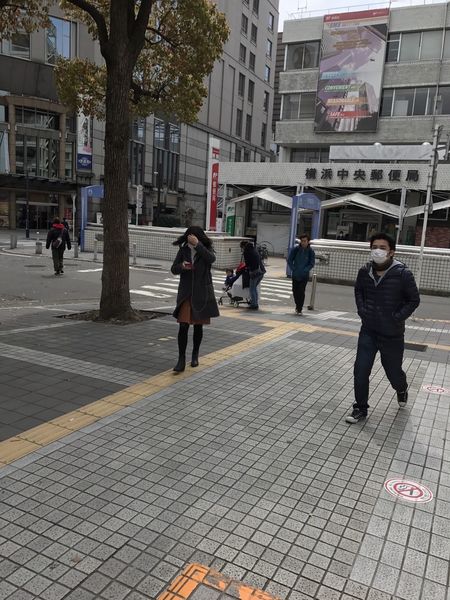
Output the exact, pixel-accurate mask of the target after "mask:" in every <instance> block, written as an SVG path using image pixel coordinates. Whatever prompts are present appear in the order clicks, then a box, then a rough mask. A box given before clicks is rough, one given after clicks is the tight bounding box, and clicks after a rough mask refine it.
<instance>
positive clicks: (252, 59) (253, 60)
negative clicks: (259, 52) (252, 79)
mask: <svg viewBox="0 0 450 600" xmlns="http://www.w3.org/2000/svg"><path fill="white" fill-rule="evenodd" d="M255 63H256V56H255V55H254V54H253V52H250V55H249V58H248V68H249V69H250V71H253V72H255Z"/></svg>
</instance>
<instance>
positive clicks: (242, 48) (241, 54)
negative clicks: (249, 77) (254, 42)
mask: <svg viewBox="0 0 450 600" xmlns="http://www.w3.org/2000/svg"><path fill="white" fill-rule="evenodd" d="M239 60H240V61H241V63H244V65H245V62H246V60H247V48H246V47H245V46H244V44H241V45H240V46H239Z"/></svg>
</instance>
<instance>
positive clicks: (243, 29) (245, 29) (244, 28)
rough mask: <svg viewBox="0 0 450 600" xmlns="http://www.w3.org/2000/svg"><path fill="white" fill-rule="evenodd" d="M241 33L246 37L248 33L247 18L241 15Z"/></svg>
mask: <svg viewBox="0 0 450 600" xmlns="http://www.w3.org/2000/svg"><path fill="white" fill-rule="evenodd" d="M241 33H243V34H244V35H247V33H248V17H247V16H246V15H242V20H241Z"/></svg>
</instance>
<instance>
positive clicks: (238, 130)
mask: <svg viewBox="0 0 450 600" xmlns="http://www.w3.org/2000/svg"><path fill="white" fill-rule="evenodd" d="M236 135H237V136H238V137H241V136H242V110H241V109H240V108H237V109H236Z"/></svg>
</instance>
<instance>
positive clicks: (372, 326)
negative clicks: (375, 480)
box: [345, 233, 420, 423]
mask: <svg viewBox="0 0 450 600" xmlns="http://www.w3.org/2000/svg"><path fill="white" fill-rule="evenodd" d="M370 250H371V259H372V260H371V262H369V263H368V264H367V265H366V266H364V267H362V268H361V269H360V270H359V273H358V277H357V279H356V284H355V300H356V306H357V308H358V315H359V316H360V318H361V321H362V326H361V331H360V333H359V338H358V350H357V353H356V361H355V366H354V382H355V404H354V405H353V412H352V413H351V414H350V415H348V416H347V417H346V419H345V420H346V421H347V423H357V422H358V421H360V420H362V419H365V418H366V417H367V409H368V408H369V404H368V399H369V377H370V373H371V371H372V366H373V363H374V360H375V356H376V354H377V352H380V358H381V364H382V365H383V368H384V371H385V373H386V375H387V378H388V379H389V382H390V383H391V385H392V387H393V388H394V390H395V391H396V392H397V401H398V404H399V406H400V407H403V406H406V402H407V400H408V384H407V381H406V374H405V372H404V371H403V369H402V363H403V353H404V349H405V339H404V335H405V321H406V319H407V318H408V317H409V316H410V315H412V313H413V312H414V311H415V310H416V308H417V307H418V306H419V303H420V297H419V291H418V289H417V286H416V282H415V281H414V276H413V274H412V273H411V271H410V270H409V269H407V268H406V266H405V265H404V264H403V263H401V262H399V261H398V260H395V258H394V252H395V242H394V240H393V239H392V238H391V237H390V236H389V235H386V234H385V233H377V234H375V235H373V236H372V237H371V238H370Z"/></svg>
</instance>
